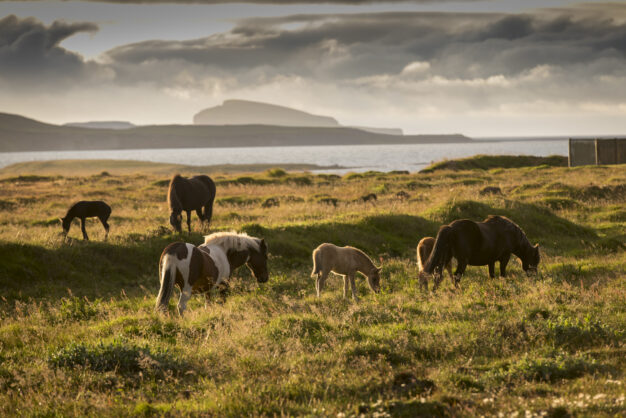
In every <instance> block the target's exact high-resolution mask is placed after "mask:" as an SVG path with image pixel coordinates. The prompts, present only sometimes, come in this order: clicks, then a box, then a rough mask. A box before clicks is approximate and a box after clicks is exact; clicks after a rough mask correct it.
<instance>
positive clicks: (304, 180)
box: [285, 176, 313, 186]
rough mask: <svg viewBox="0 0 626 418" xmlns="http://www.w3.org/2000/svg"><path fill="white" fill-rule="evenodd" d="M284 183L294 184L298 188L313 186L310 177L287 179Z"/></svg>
mask: <svg viewBox="0 0 626 418" xmlns="http://www.w3.org/2000/svg"><path fill="white" fill-rule="evenodd" d="M285 181H286V182H287V183H291V184H295V185H298V186H310V185H311V184H313V180H312V179H311V177H310V176H293V177H287V178H286V179H285Z"/></svg>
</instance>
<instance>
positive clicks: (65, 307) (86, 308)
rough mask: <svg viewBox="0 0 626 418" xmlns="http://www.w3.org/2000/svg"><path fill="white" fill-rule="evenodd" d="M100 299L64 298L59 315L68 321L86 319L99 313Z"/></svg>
mask: <svg viewBox="0 0 626 418" xmlns="http://www.w3.org/2000/svg"><path fill="white" fill-rule="evenodd" d="M100 302H101V301H100V299H96V300H94V301H93V302H89V300H88V299H87V298H78V297H76V296H72V297H71V298H63V299H62V300H61V307H60V309H59V316H60V317H61V319H63V320H66V321H85V320H88V319H91V318H93V317H94V316H96V315H97V314H98V305H100Z"/></svg>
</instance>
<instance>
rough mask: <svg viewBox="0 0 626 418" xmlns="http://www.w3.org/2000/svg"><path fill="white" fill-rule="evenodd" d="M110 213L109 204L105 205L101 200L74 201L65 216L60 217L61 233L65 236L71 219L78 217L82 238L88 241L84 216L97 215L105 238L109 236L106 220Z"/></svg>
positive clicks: (91, 216) (70, 224)
mask: <svg viewBox="0 0 626 418" xmlns="http://www.w3.org/2000/svg"><path fill="white" fill-rule="evenodd" d="M110 215H111V206H109V205H107V204H106V203H104V202H103V201H102V200H91V201H90V200H81V201H80V202H77V203H74V204H73V205H72V207H70V208H69V210H68V211H67V213H66V214H65V216H64V217H63V218H60V220H61V223H62V224H63V234H64V235H65V236H67V234H68V233H69V232H70V226H72V221H73V220H74V218H78V219H80V230H81V231H82V232H83V239H84V240H86V241H89V236H87V231H86V230H85V218H93V217H97V218H98V219H100V222H102V226H103V227H104V230H105V231H106V233H105V235H104V239H107V237H108V236H109V224H108V223H107V220H108V219H109V216H110Z"/></svg>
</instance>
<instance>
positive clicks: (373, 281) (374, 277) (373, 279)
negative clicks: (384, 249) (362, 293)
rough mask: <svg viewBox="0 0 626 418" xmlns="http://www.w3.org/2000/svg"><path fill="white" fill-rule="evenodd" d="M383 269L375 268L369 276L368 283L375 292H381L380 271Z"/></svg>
mask: <svg viewBox="0 0 626 418" xmlns="http://www.w3.org/2000/svg"><path fill="white" fill-rule="evenodd" d="M382 269H383V268H382V267H374V269H373V270H372V271H370V273H369V274H368V275H367V283H368V284H369V286H370V289H372V290H373V291H374V292H376V293H379V292H380V271H381V270H382Z"/></svg>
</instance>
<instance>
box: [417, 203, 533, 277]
mask: <svg viewBox="0 0 626 418" xmlns="http://www.w3.org/2000/svg"><path fill="white" fill-rule="evenodd" d="M511 254H515V255H516V256H518V257H519V258H520V259H521V260H522V268H523V269H524V271H525V272H526V274H527V275H530V273H532V272H537V266H538V265H539V244H536V245H535V246H532V245H531V244H530V242H528V238H526V235H525V234H524V232H523V231H522V229H521V228H520V227H519V226H517V225H516V224H515V223H514V222H513V221H511V220H510V219H508V218H506V217H504V216H497V215H489V216H488V217H487V219H485V220H484V221H483V222H474V221H470V220H469V219H459V220H456V221H454V222H452V223H451V224H449V225H444V226H442V227H441V228H439V232H438V233H437V241H436V242H435V248H434V250H433V252H432V254H431V255H430V257H429V259H428V261H427V262H426V266H425V267H424V271H426V272H427V273H429V274H432V273H433V271H435V270H436V271H437V273H438V274H441V273H442V268H443V266H445V265H447V264H448V263H449V262H450V259H451V258H452V257H454V258H456V259H457V262H458V264H457V268H456V271H455V272H454V285H455V286H457V287H458V285H459V282H460V281H461V276H462V275H463V273H464V272H465V268H466V267H467V265H468V264H469V265H471V266H484V265H488V266H489V277H491V278H494V277H495V264H496V261H499V262H500V275H501V276H502V277H505V276H506V265H507V263H508V262H509V258H510V257H511Z"/></svg>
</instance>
